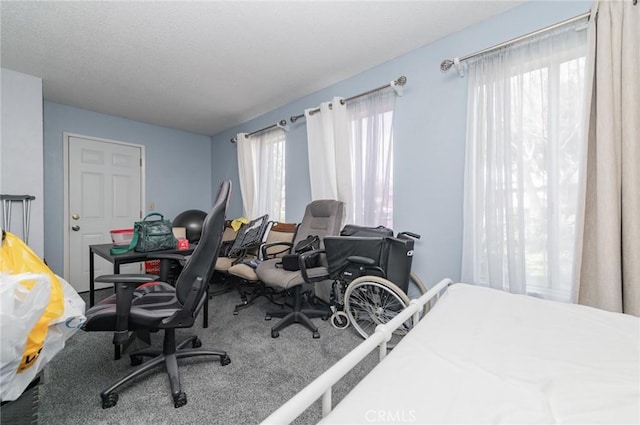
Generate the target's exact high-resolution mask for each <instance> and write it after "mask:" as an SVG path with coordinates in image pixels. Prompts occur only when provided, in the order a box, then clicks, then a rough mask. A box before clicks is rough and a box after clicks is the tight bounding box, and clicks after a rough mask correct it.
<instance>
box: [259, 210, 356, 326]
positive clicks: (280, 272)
mask: <svg viewBox="0 0 640 425" xmlns="http://www.w3.org/2000/svg"><path fill="white" fill-rule="evenodd" d="M343 220H344V203H343V202H341V201H335V200H317V201H313V202H312V203H310V204H309V205H307V208H306V210H305V213H304V217H303V218H302V221H301V222H300V225H299V227H298V231H297V232H296V236H295V239H294V240H293V243H292V244H290V246H291V247H293V246H295V245H296V243H298V242H299V241H301V240H304V239H306V238H307V236H312V235H316V236H319V237H320V240H321V244H320V248H321V249H320V251H319V252H320V256H321V258H320V264H321V265H320V266H318V267H313V268H306V266H305V265H304V261H300V270H298V271H288V270H284V269H283V268H282V267H281V259H278V258H274V259H270V260H265V261H263V262H261V263H260V264H259V265H258V267H257V268H256V275H257V276H258V278H259V279H260V281H262V282H263V283H264V284H265V285H266V286H268V287H271V288H274V289H275V290H280V291H282V290H286V291H290V292H291V296H292V298H293V307H292V308H291V309H290V310H289V309H284V308H283V309H280V310H277V311H270V312H268V313H267V314H266V317H265V319H266V320H270V319H271V317H282V320H280V321H279V322H278V323H277V324H276V325H275V326H274V327H273V328H271V337H272V338H277V337H278V336H279V335H280V333H279V332H280V330H282V329H283V328H285V327H287V326H289V325H290V324H292V323H300V324H302V325H304V326H306V327H307V328H308V329H309V330H311V332H313V337H314V338H319V337H320V334H319V333H318V328H317V327H316V326H315V325H314V324H313V322H312V321H311V319H312V318H314V317H328V315H329V312H328V310H327V309H324V310H322V309H303V308H302V304H303V299H302V285H303V284H305V283H315V282H320V281H324V280H327V279H328V277H329V271H328V269H327V264H326V259H325V258H324V255H323V254H322V253H323V251H322V248H323V247H324V245H323V243H322V238H324V237H325V236H336V235H338V234H339V233H340V229H341V228H342V222H343ZM308 255H309V253H305V254H303V256H308Z"/></svg>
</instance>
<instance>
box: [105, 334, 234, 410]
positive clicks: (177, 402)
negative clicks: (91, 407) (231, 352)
mask: <svg viewBox="0 0 640 425" xmlns="http://www.w3.org/2000/svg"><path fill="white" fill-rule="evenodd" d="M188 344H191V347H193V348H194V349H186V350H185V349H184V347H186V346H187V345H188ZM163 345H164V348H163V350H162V351H160V350H154V349H151V350H141V351H139V352H136V353H132V354H131V356H130V357H131V363H132V365H133V364H134V363H135V364H140V363H142V358H143V357H152V359H151V360H149V361H148V362H147V363H145V364H143V365H142V366H140V367H139V368H137V369H135V370H134V371H132V372H130V373H128V374H127V375H125V376H123V377H122V378H120V379H119V380H118V381H116V382H115V383H114V384H112V385H111V386H110V387H109V388H107V389H106V390H104V391H103V392H102V393H100V397H101V399H102V408H103V409H108V408H110V407H113V406H115V405H116V404H117V403H118V394H117V393H116V392H115V391H116V390H117V389H118V388H119V387H121V386H122V385H124V384H126V383H127V382H129V381H131V380H133V379H135V378H137V377H138V376H140V375H142V374H144V373H146V372H148V371H149V370H151V369H153V368H155V367H156V366H158V365H160V364H164V365H165V367H166V371H167V374H168V375H169V382H170V384H171V395H172V397H173V405H174V407H176V408H178V407H182V406H184V405H185V404H187V395H186V394H185V393H184V392H183V391H182V389H181V387H180V377H179V373H178V362H177V360H178V359H184V358H188V357H200V356H217V357H219V358H220V365H221V366H226V365H228V364H230V363H231V358H230V357H229V356H228V355H227V353H226V352H225V351H222V350H206V351H205V350H196V349H195V348H198V347H200V346H201V345H202V342H201V341H200V339H199V338H198V337H196V336H192V337H190V338H187V339H186V340H184V341H182V342H181V343H179V344H176V343H175V330H174V329H166V330H165V337H164V343H163Z"/></svg>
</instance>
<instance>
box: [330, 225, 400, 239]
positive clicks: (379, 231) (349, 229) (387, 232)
mask: <svg viewBox="0 0 640 425" xmlns="http://www.w3.org/2000/svg"><path fill="white" fill-rule="evenodd" d="M340 236H361V237H383V236H393V230H391V229H389V228H388V227H384V226H378V227H366V226H358V225H356V224H347V225H345V226H344V227H343V228H342V230H341V231H340Z"/></svg>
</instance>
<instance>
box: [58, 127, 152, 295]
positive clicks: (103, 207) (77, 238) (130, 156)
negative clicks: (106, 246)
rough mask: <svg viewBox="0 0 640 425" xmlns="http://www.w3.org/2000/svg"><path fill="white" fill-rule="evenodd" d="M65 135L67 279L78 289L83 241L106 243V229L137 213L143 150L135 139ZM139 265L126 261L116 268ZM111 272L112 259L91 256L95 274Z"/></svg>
mask: <svg viewBox="0 0 640 425" xmlns="http://www.w3.org/2000/svg"><path fill="white" fill-rule="evenodd" d="M67 137H68V155H69V158H68V168H67V169H68V192H67V193H68V205H69V208H68V210H67V213H68V214H69V217H68V220H65V222H66V223H68V228H67V232H68V241H69V243H68V255H67V256H66V258H67V261H68V268H67V270H68V271H69V273H68V281H69V282H70V283H71V285H72V286H73V287H74V288H75V289H76V291H78V292H82V291H88V290H89V245H94V244H103V243H110V242H111V236H110V233H109V232H110V231H111V230H112V229H124V228H131V227H133V223H134V222H135V221H138V220H139V219H140V216H141V214H142V154H143V152H142V147H141V146H136V145H129V144H123V143H118V142H112V141H105V140H96V139H90V138H84V137H76V136H70V135H69V136H67ZM139 270H140V265H139V264H137V265H136V264H131V265H126V266H123V267H122V268H121V273H137V272H138V271H139ZM111 273H113V265H112V264H111V263H109V262H107V261H106V260H104V259H102V258H99V257H98V256H96V257H95V275H96V276H99V275H101V274H111ZM104 286H105V285H103V286H102V287H104ZM106 286H109V285H106ZM100 287H101V286H98V285H96V288H100Z"/></svg>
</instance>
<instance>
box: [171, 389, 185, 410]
mask: <svg viewBox="0 0 640 425" xmlns="http://www.w3.org/2000/svg"><path fill="white" fill-rule="evenodd" d="M185 404H187V394H186V393H185V392H183V391H180V392H179V393H177V394H173V407H175V408H176V409H177V408H178V407H182V406H184V405H185Z"/></svg>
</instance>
